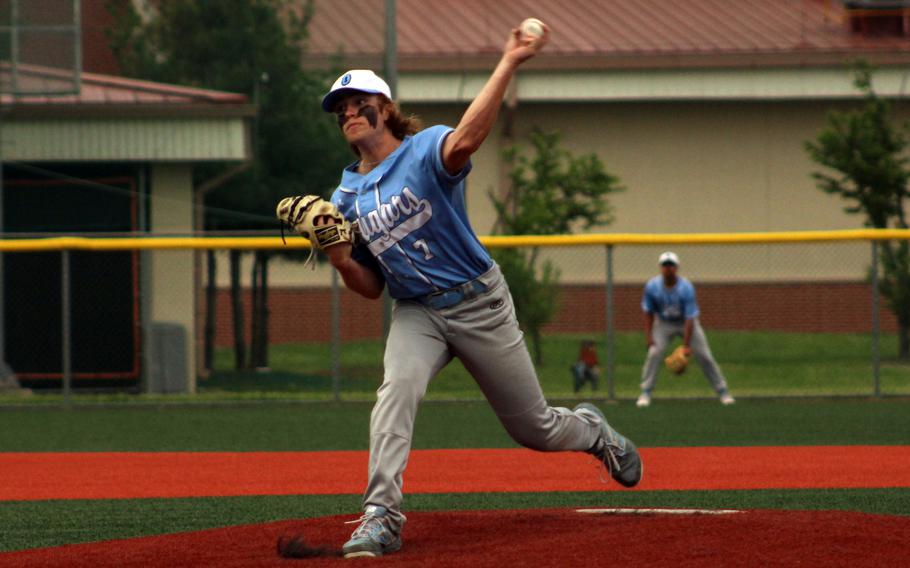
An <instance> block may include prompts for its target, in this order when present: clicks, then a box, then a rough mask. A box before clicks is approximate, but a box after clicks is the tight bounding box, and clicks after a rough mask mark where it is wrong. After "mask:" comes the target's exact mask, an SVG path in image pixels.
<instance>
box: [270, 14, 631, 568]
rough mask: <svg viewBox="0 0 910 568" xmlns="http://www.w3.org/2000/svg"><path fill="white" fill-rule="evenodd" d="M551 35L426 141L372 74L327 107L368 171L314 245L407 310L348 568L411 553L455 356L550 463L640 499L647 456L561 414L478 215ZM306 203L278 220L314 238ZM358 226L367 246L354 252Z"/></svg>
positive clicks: (524, 43)
mask: <svg viewBox="0 0 910 568" xmlns="http://www.w3.org/2000/svg"><path fill="white" fill-rule="evenodd" d="M547 33H548V32H546V30H545V33H544V35H543V36H542V37H540V38H539V39H537V40H534V39H531V38H527V37H524V36H522V35H521V33H520V32H519V30H518V29H514V30H512V32H511V34H510V36H509V38H508V41H507V42H506V45H505V48H504V51H503V54H502V58H501V59H500V61H499V63H498V65H497V66H496V69H495V70H494V71H493V73H492V76H491V77H490V78H489V80H488V81H487V83H486V85H485V86H484V87H483V89H482V90H481V91H480V93H479V94H478V95H477V97H476V98H475V99H474V101H473V102H472V103H471V105H470V106H469V107H468V109H467V111H466V112H465V114H464V116H463V117H462V118H461V121H460V122H459V123H458V126H457V127H456V128H454V129H453V128H449V127H446V126H433V127H430V128H427V129H425V130H420V131H418V125H417V124H416V122H415V120H414V119H413V118H409V117H405V116H402V114H401V113H400V112H399V110H398V107H397V105H396V104H395V103H394V102H392V100H391V99H392V94H391V92H390V89H389V86H388V85H387V84H386V82H385V81H383V80H382V79H381V78H379V77H378V76H377V75H376V74H375V73H373V72H372V71H367V70H353V71H349V72H347V73H345V74H344V75H342V76H341V77H339V78H338V80H337V81H335V83H334V85H332V88H331V90H330V91H329V93H328V94H327V95H326V96H325V98H324V99H323V101H322V107H323V109H324V110H326V111H328V112H332V113H334V114H335V116H336V117H337V119H338V126H339V128H340V130H341V133H342V135H343V136H344V137H345V140H346V141H347V142H348V143H349V144H350V145H351V147H352V149H353V151H354V152H355V153H356V154H357V156H358V160H357V161H356V162H354V163H353V164H351V165H350V166H348V167H347V168H345V170H344V172H343V173H342V177H341V184H340V185H339V186H338V188H337V189H336V191H335V193H334V194H333V196H332V199H331V201H332V203H331V205H334V206H335V207H337V210H338V211H339V212H340V213H341V215H343V218H338V219H336V220H334V221H331V220H328V219H329V218H331V217H332V216H333V215H334V213H333V212H332V211H331V210H328V209H325V208H324V207H323V205H322V204H318V210H319V211H320V213H319V217H320V218H321V221H320V222H315V221H314V222H313V228H314V229H313V232H314V233H316V234H315V237H314V235H310V237H311V238H315V239H316V241H315V242H316V244H317V245H318V246H319V247H320V248H323V249H324V252H325V253H326V254H327V255H328V257H329V259H330V261H331V263H332V265H333V266H334V267H335V269H336V270H337V271H338V272H339V273H340V275H341V277H342V279H343V280H344V283H345V285H346V286H347V287H348V288H350V289H351V290H353V291H355V292H357V293H359V294H361V295H363V296H366V297H368V298H378V297H379V296H380V295H381V294H382V291H383V288H384V287H385V286H388V289H389V294H390V295H391V296H392V298H394V299H395V304H394V309H393V312H392V321H391V327H390V330H389V336H388V340H387V343H386V349H385V358H384V367H385V372H384V377H383V382H382V385H381V386H380V387H379V390H378V391H377V400H376V404H375V406H374V407H373V412H372V415H371V419H370V459H369V480H368V483H367V488H366V492H365V495H364V499H363V505H364V512H363V516H362V517H360V519H359V520H358V521H359V523H360V524H359V526H358V527H357V529H356V530H355V531H354V532H353V534H352V535H351V538H350V540H349V541H348V542H347V543H345V545H344V547H343V551H344V555H345V556H346V557H348V558H350V557H357V556H381V555H383V554H387V553H390V552H394V551H396V550H398V549H399V548H400V547H401V533H402V528H403V526H404V524H405V520H406V519H405V516H404V515H403V514H402V512H401V508H400V506H401V500H402V476H403V474H404V470H405V466H406V464H407V461H408V454H409V452H410V449H411V438H412V434H413V429H414V418H415V415H416V412H417V407H418V405H419V403H420V401H421V399H422V398H423V396H424V393H425V391H426V389H427V385H428V384H429V382H430V380H431V379H432V378H433V376H434V375H436V374H437V373H438V372H439V371H440V370H441V369H442V368H443V367H445V366H446V364H448V363H449V361H451V360H452V359H453V358H454V357H458V358H459V359H460V360H461V361H462V363H463V364H464V366H465V368H466V369H467V370H468V371H469V372H470V373H471V375H472V376H473V377H474V379H475V380H476V381H477V383H478V385H479V386H480V388H481V390H482V392H483V393H484V396H485V397H486V398H487V400H488V401H489V403H490V405H491V406H492V407H493V410H494V411H495V412H496V414H497V416H498V417H499V420H500V422H501V423H502V425H503V426H504V427H505V429H506V431H508V433H509V434H510V435H511V436H512V438H513V439H515V440H516V441H517V442H518V443H520V444H522V445H524V446H526V447H528V448H532V449H535V450H540V451H566V450H572V451H580V452H588V453H590V454H592V455H594V456H595V457H596V458H597V459H598V460H600V461H601V462H603V463H604V465H605V466H606V467H607V468H608V470H609V472H610V474H611V476H612V477H613V478H614V479H615V480H617V481H618V482H619V483H620V484H622V485H624V486H627V487H632V486H634V485H636V484H637V483H638V482H639V481H640V479H641V476H642V465H641V459H640V457H639V454H638V450H637V449H636V447H635V445H634V444H633V443H632V442H631V441H629V440H628V439H627V438H625V437H623V436H622V435H620V434H619V433H618V432H616V430H614V429H613V428H611V427H610V425H609V424H608V423H607V420H606V419H605V418H604V415H603V414H602V413H601V411H600V410H599V409H598V408H597V407H596V406H594V405H592V404H588V403H583V404H580V405H578V406H577V407H576V408H575V409H574V410H569V409H568V408H553V407H550V406H548V405H547V402H546V400H545V399H544V396H543V393H542V392H541V388H540V384H539V382H538V379H537V375H536V372H535V370H534V367H533V365H532V363H531V358H530V356H529V354H528V351H527V348H526V347H525V343H524V341H523V337H522V333H521V331H520V330H519V327H518V321H517V320H516V318H515V310H514V308H513V305H512V297H511V295H510V294H509V287H508V285H507V284H506V282H505V281H504V280H503V277H502V274H501V273H500V270H499V267H498V266H496V264H495V263H494V262H493V260H492V259H491V258H490V255H489V254H488V253H487V251H486V250H485V249H484V247H483V246H481V244H480V242H479V241H478V239H477V237H476V236H475V234H474V231H473V230H472V228H471V225H470V223H469V221H468V217H467V213H466V208H465V195H464V191H465V185H464V180H465V177H466V176H467V175H468V172H470V170H471V155H472V154H473V153H474V152H475V151H477V149H478V148H479V147H480V145H481V144H482V143H483V141H484V139H485V138H486V137H487V135H488V134H489V133H490V130H491V129H492V127H493V124H494V123H495V121H496V116H497V113H498V111H499V107H500V105H501V103H502V99H503V94H504V92H505V90H506V86H507V85H508V84H509V81H510V80H511V79H512V77H513V75H514V74H515V71H516V68H517V67H518V66H519V65H520V64H521V63H522V62H524V61H526V60H527V59H530V58H531V57H533V56H534V55H535V54H536V53H537V52H538V50H540V48H541V47H543V45H544V43H546V41H547ZM301 199H303V198H288V199H285V200H282V203H281V204H279V208H278V215H279V218H281V219H282V220H283V221H285V222H287V223H288V224H290V225H291V226H292V227H293V228H295V229H297V230H298V231H300V232H302V231H303V229H302V227H304V226H308V225H306V219H307V213H308V211H309V209H312V208H317V205H313V204H307V205H306V206H301V203H307V202H306V201H300V200H301ZM351 222H356V227H357V229H358V230H359V234H360V240H361V241H362V243H363V244H362V245H357V246H352V244H351V243H350V242H349V241H348V239H347V227H348V226H349V225H350V223H351ZM333 223H336V224H340V225H341V226H342V229H341V230H340V232H338V233H334V232H332V236H331V238H330V239H329V241H330V242H328V244H324V243H323V242H322V240H321V239H322V237H321V236H320V232H321V231H329V229H326V227H327V226H329V227H334V226H335V225H333ZM307 232H308V233H309V232H310V231H307ZM329 232H331V231H329Z"/></svg>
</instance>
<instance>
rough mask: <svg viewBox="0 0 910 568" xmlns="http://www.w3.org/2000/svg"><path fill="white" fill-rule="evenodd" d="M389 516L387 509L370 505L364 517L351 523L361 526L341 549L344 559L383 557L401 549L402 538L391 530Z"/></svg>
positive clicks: (365, 510)
mask: <svg viewBox="0 0 910 568" xmlns="http://www.w3.org/2000/svg"><path fill="white" fill-rule="evenodd" d="M387 515H388V511H387V510H386V508H385V507H378V506H376V505H368V506H367V507H366V509H364V512H363V516H362V517H360V518H359V519H357V520H356V521H351V522H353V523H360V526H359V527H357V529H356V530H355V531H354V533H353V534H352V535H351V538H350V540H348V541H347V542H346V543H344V546H343V547H342V549H341V551H342V553H343V554H344V557H345V558H358V557H370V556H382V555H383V554H388V553H390V552H395V551H396V550H398V549H399V548H401V537H399V536H398V535H397V534H395V533H393V532H392V531H391V530H390V529H389V527H388V519H387V518H386V516H387Z"/></svg>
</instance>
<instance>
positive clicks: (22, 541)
mask: <svg viewBox="0 0 910 568" xmlns="http://www.w3.org/2000/svg"><path fill="white" fill-rule="evenodd" d="M605 409H606V412H607V415H608V416H609V418H610V420H611V422H613V423H614V424H616V425H617V426H618V427H619V428H620V429H621V430H622V431H624V432H626V433H628V434H629V435H630V436H632V437H633V438H634V439H635V440H636V442H638V443H639V444H640V445H642V446H646V447H648V446H650V447H653V446H700V445H734V446H735V445H809V444H812V445H816V444H822V445H824V444H827V445H841V444H907V443H908V442H910V434H908V433H910V399H899V398H892V399H884V400H875V399H786V400H745V401H742V402H741V403H739V404H737V405H736V406H734V407H723V406H721V405H720V404H718V403H716V402H714V401H681V400H674V401H667V400H656V401H655V403H654V405H653V406H652V407H651V408H648V409H646V410H642V409H638V408H635V406H634V405H633V404H631V403H629V402H624V403H613V404H608V405H605ZM369 411H370V405H369V404H366V403H356V402H348V403H325V404H308V403H278V402H260V403H258V404H252V405H246V404H231V405H200V404H194V405H162V406H150V405H135V404H134V405H119V406H82V407H79V406H77V407H75V408H72V409H61V408H49V407H41V406H31V407H20V408H6V409H3V410H0V448H3V450H4V451H7V452H12V451H21V452H38V451H58V452H63V451H190V450H195V451H278V450H330V449H350V450H362V449H366V446H367V436H368V422H369ZM512 446H514V443H513V442H512V441H511V440H510V439H509V438H508V437H507V436H506V434H505V433H504V431H503V429H502V427H501V426H500V425H499V423H498V421H497V420H496V417H495V416H494V415H493V413H492V412H491V410H490V409H489V406H488V405H487V404H486V403H480V402H467V403H465V402H462V403H453V402H432V401H430V402H426V403H424V405H423V407H422V409H421V412H420V413H419V414H418V419H417V427H416V433H415V438H414V447H415V448H457V447H469V448H470V447H490V448H497V447H512ZM844 467H849V464H844ZM359 501H360V497H359V496H357V495H337V496H333V495H328V496H319V495H289V496H259V497H218V498H191V499H137V500H129V499H124V500H93V501H83V500H73V501H37V502H0V526H2V527H3V530H2V532H0V550H3V551H8V550H18V549H24V548H33V547H39V546H54V545H60V544H65V543H77V542H90V541H96V540H103V539H113V538H126V537H132V536H141V535H150V534H162V533H172V532H179V531H186V530H198V529H204V528H211V527H218V526H227V525H236V524H246V523H258V522H266V521H273V520H280V519H288V518H302V517H313V516H320V515H329V514H351V515H352V516H353V515H354V514H355V513H356V511H357V510H358V508H359ZM908 503H910V489H907V488H892V489H859V490H853V489H851V490H833V489H832V490H763V491H680V492H674V491H651V492H624V491H605V492H594V493H552V492H551V493H514V494H458V495H455V494H436V495H407V496H406V499H405V507H406V509H407V510H411V511H417V510H447V509H483V508H545V507H576V506H577V507H581V506H585V507H592V506H593V507H596V506H640V507H652V506H663V507H709V508H713V507H718V508H792V509H844V510H858V511H867V512H872V513H884V514H901V515H908V514H910V505H908Z"/></svg>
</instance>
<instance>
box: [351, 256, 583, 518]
mask: <svg viewBox="0 0 910 568" xmlns="http://www.w3.org/2000/svg"><path fill="white" fill-rule="evenodd" d="M479 279H480V280H481V281H482V282H483V283H484V284H486V286H487V291H486V292H484V293H483V294H481V295H479V296H477V297H475V298H473V299H469V300H465V301H463V302H462V303H461V304H459V305H457V306H455V307H452V308H447V309H444V310H434V309H432V308H428V307H426V306H423V305H422V304H419V303H416V302H413V301H406V300H405V301H402V300H397V301H396V302H395V307H394V309H393V311H392V324H391V328H390V330H389V338H388V341H387V343H386V350H385V376H384V380H383V383H382V386H380V387H379V390H378V392H377V400H376V405H375V406H374V407H373V413H372V416H371V419H370V469H369V482H368V485H367V489H366V494H365V495H364V506H366V505H379V506H382V507H385V508H387V509H388V510H389V512H390V518H389V521H390V522H389V524H390V528H391V529H392V530H393V531H395V532H396V533H397V532H399V531H400V530H401V526H402V524H403V522H404V520H405V519H404V516H403V515H402V514H401V510H400V505H401V499H402V493H401V484H402V474H403V473H404V469H405V466H406V465H407V463H408V454H409V453H410V451H411V434H412V432H413V430H414V418H415V416H416V414H417V406H418V405H419V404H420V401H421V399H422V398H423V395H424V393H425V392H426V389H427V385H428V384H429V382H430V379H432V378H433V376H434V375H436V374H437V373H438V372H439V371H440V370H441V369H442V368H443V367H445V366H446V364H447V363H448V362H449V361H451V360H452V358H453V357H458V358H459V359H460V360H461V362H462V363H463V364H464V366H465V368H466V369H467V370H468V372H469V373H471V375H472V376H473V377H474V380H476V381H477V384H478V385H479V386H480V389H481V391H483V394H484V396H485V397H486V398H487V400H488V401H489V402H490V405H491V406H492V407H493V410H494V411H495V412H496V415H497V416H498V417H499V420H500V422H502V425H503V426H505V428H506V431H507V432H508V433H509V435H511V436H512V438H513V439H514V440H515V441H516V442H518V443H519V444H521V445H523V446H526V447H528V448H531V449H534V450H540V451H548V452H555V451H562V450H578V451H585V450H588V449H590V448H591V447H592V446H594V444H595V442H596V441H597V438H598V436H599V434H600V427H599V426H598V425H597V424H592V423H590V422H588V421H587V420H585V419H584V418H582V417H580V416H578V415H576V414H575V413H573V412H572V411H571V410H569V409H567V408H551V407H550V406H547V402H546V399H544V396H543V392H542V391H541V389H540V383H539V382H538V380H537V373H536V372H535V370H534V365H533V364H532V363H531V357H530V355H529V354H528V350H527V348H526V347H525V343H524V340H523V334H522V332H521V330H520V329H519V328H518V321H517V320H516V318H515V309H514V308H513V306H512V297H511V295H510V294H509V288H508V286H507V285H506V283H505V280H504V279H503V278H502V275H501V273H500V271H499V268H498V267H497V266H494V267H493V268H492V269H490V271H489V272H487V273H486V274H484V275H482V276H481V277H480V278H479Z"/></svg>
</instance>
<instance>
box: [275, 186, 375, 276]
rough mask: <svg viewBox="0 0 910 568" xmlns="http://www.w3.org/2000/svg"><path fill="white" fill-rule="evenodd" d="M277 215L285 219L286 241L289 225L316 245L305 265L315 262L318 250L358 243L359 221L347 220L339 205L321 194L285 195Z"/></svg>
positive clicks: (282, 228) (282, 232) (282, 237)
mask: <svg viewBox="0 0 910 568" xmlns="http://www.w3.org/2000/svg"><path fill="white" fill-rule="evenodd" d="M275 214H276V215H277V216H278V220H279V221H281V240H282V241H283V240H284V225H285V224H287V226H288V227H290V228H291V229H293V230H294V231H296V232H297V233H299V234H300V236H302V237H304V238H306V239H309V240H310V243H311V244H312V245H313V246H312V248H311V249H310V256H308V257H307V259H306V262H305V263H304V266H306V265H308V264H310V263H311V261H312V259H313V255H314V253H315V250H316V249H319V250H325V249H327V248H329V247H332V246H335V245H337V244H341V243H350V244H352V245H354V244H357V240H358V232H357V226H356V224H352V223H351V222H350V221H348V220H347V219H345V218H344V215H342V214H341V211H339V210H338V208H337V207H335V206H334V205H333V204H332V203H331V202H329V201H326V200H325V199H323V198H321V197H319V196H318V195H298V196H295V197H285V198H284V199H282V200H281V201H280V202H279V203H278V208H277V209H276V211H275ZM313 268H314V269H315V268H316V267H315V265H313Z"/></svg>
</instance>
